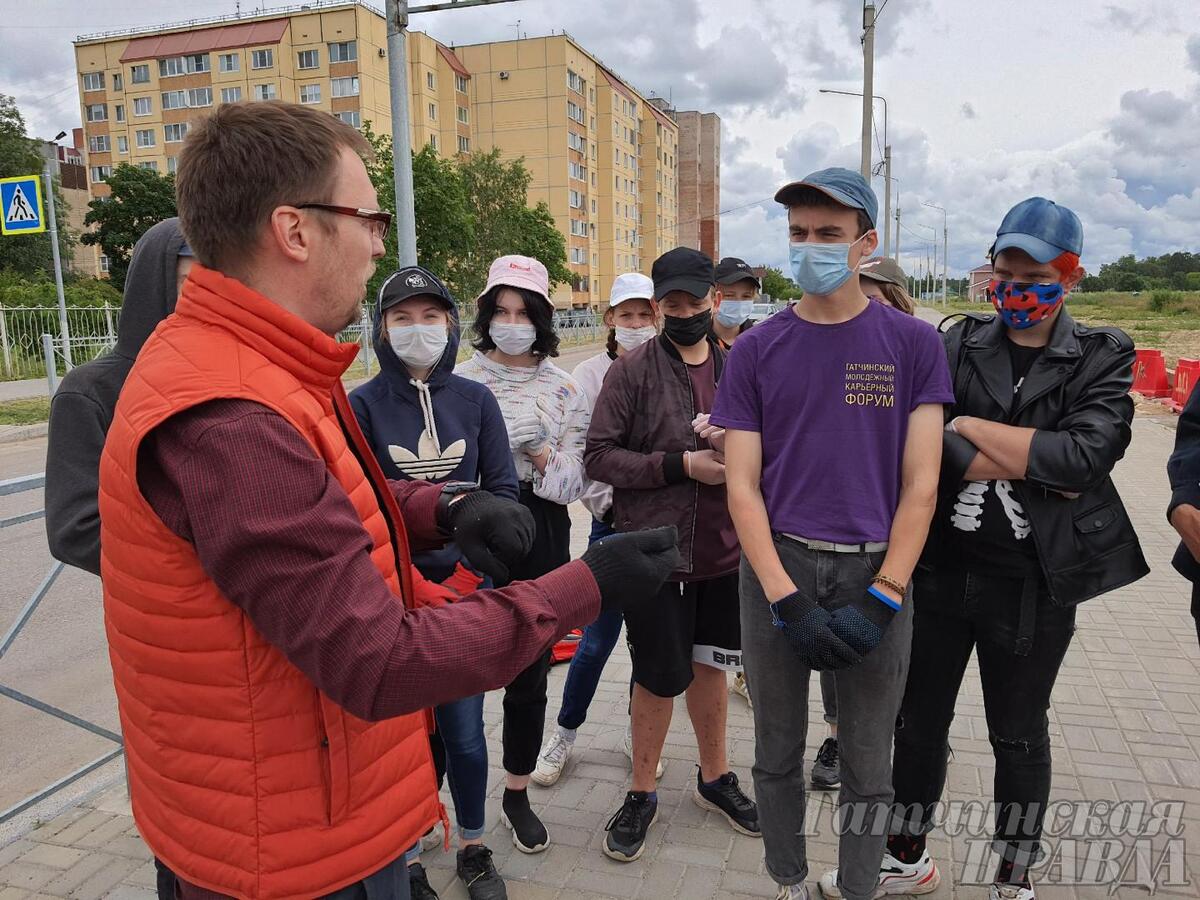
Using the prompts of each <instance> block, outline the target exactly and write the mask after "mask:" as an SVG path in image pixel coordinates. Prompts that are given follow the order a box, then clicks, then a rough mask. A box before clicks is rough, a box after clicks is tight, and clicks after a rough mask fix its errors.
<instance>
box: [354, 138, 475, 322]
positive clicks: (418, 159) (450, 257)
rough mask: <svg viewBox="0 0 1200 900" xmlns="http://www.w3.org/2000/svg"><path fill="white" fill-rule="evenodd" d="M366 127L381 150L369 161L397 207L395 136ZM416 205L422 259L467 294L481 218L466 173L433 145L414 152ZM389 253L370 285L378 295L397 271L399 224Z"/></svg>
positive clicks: (385, 202)
mask: <svg viewBox="0 0 1200 900" xmlns="http://www.w3.org/2000/svg"><path fill="white" fill-rule="evenodd" d="M363 132H364V134H365V135H366V138H367V140H368V141H370V142H371V146H372V147H373V148H374V150H375V162H374V163H372V164H371V165H370V166H368V171H369V172H370V175H371V181H372V183H373V184H374V185H375V192H376V194H378V196H379V203H380V207H381V208H382V209H386V210H388V211H389V212H391V213H393V214H394V213H395V211H396V199H395V198H396V189H395V183H394V180H393V179H394V168H393V167H394V158H393V156H392V139H391V138H390V137H389V136H387V135H380V134H375V132H374V131H373V130H372V129H371V125H370V123H367V124H366V125H365V126H364V127H363ZM413 206H414V210H415V213H416V223H417V259H418V260H419V261H420V263H421V265H423V266H424V267H425V268H427V269H429V270H430V271H431V272H433V273H434V274H435V275H437V276H438V277H439V278H441V279H442V280H443V281H444V282H446V286H447V287H449V288H450V292H451V293H452V294H454V296H455V297H457V298H459V300H460V301H461V300H462V299H464V295H463V293H462V286H461V283H460V281H461V272H462V269H463V267H464V266H465V265H466V261H467V259H468V258H469V256H470V253H471V246H472V243H473V241H474V235H475V217H474V216H473V215H472V214H471V208H470V206H469V205H468V203H467V194H466V188H465V187H464V185H463V179H462V174H461V172H460V171H459V167H458V164H457V163H456V162H455V161H454V160H449V159H442V158H441V157H439V156H438V155H437V152H436V151H435V150H434V149H433V148H432V147H428V146H426V147H424V148H422V149H421V152H420V153H415V154H413ZM385 246H386V249H387V255H386V256H385V257H384V258H383V259H381V260H380V261H379V266H378V268H377V269H376V272H375V277H374V278H372V279H371V283H370V285H369V286H368V290H369V293H368V297H369V298H372V299H373V298H374V297H375V296H376V294H377V293H378V292H379V287H380V286H381V285H382V284H383V282H384V281H385V280H386V279H387V277H388V275H390V274H391V273H392V272H394V271H395V270H396V264H397V252H396V246H397V243H396V229H395V228H393V229H391V230H390V231H389V232H388V238H387V241H386V243H385Z"/></svg>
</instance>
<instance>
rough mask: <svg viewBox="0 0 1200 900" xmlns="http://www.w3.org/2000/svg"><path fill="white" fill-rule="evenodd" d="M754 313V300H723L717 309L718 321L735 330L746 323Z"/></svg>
mask: <svg viewBox="0 0 1200 900" xmlns="http://www.w3.org/2000/svg"><path fill="white" fill-rule="evenodd" d="M753 312H754V301H753V300H722V301H721V305H720V307H718V309H717V321H718V322H720V323H721V324H722V325H724V326H726V327H727V328H733V327H735V326H737V325H741V324H742V323H743V322H745V321H746V320H747V319H748V318H750V314H751V313H753Z"/></svg>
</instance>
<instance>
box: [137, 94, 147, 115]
mask: <svg viewBox="0 0 1200 900" xmlns="http://www.w3.org/2000/svg"><path fill="white" fill-rule="evenodd" d="M133 114H134V115H135V116H148V115H150V98H149V97H134V98H133Z"/></svg>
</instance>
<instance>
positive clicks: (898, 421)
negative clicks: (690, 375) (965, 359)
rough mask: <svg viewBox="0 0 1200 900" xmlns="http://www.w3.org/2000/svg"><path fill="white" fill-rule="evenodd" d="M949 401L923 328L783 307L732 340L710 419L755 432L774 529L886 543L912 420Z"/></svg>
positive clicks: (895, 316) (877, 312) (934, 346)
mask: <svg viewBox="0 0 1200 900" xmlns="http://www.w3.org/2000/svg"><path fill="white" fill-rule="evenodd" d="M953 401H954V392H953V390H952V389H951V386H950V369H949V366H948V364H947V362H946V352H945V350H944V349H943V346H942V341H941V338H940V337H939V335H938V333H937V331H936V330H935V329H934V328H932V327H930V325H929V324H928V323H926V322H923V321H921V320H920V319H917V318H915V317H913V316H908V315H905V314H904V313H901V312H898V311H897V310H894V309H891V308H889V307H885V306H883V305H882V304H879V303H871V304H870V305H869V306H868V307H867V308H866V310H864V311H863V312H862V313H860V314H859V315H857V316H855V317H854V318H853V319H851V320H849V321H848V322H842V323H840V324H837V325H817V324H814V323H812V322H806V321H805V320H803V319H801V318H800V317H799V316H798V315H796V313H795V310H794V309H786V310H783V311H781V312H779V313H776V314H775V315H773V316H771V317H770V318H769V319H767V320H766V321H765V322H762V323H760V324H758V325H756V326H755V327H754V328H751V329H750V330H749V331H747V332H746V333H745V334H743V335H741V336H739V337H738V339H737V342H736V343H735V344H734V347H733V350H732V352H731V353H730V356H729V361H728V363H727V365H726V367H725V372H724V373H723V374H722V376H721V384H720V387H719V388H718V390H717V399H716V403H715V404H714V407H713V412H712V417H711V421H712V423H713V424H714V425H720V426H722V427H724V428H731V429H735V430H738V431H757V432H759V433H760V434H761V436H762V459H763V470H762V492H763V500H764V501H765V502H766V507H767V516H768V518H769V519H770V522H771V529H772V531H775V532H777V533H782V534H791V535H796V536H800V537H805V538H809V539H811V540H821V541H835V542H838V543H846V544H857V543H864V542H868V541H886V540H888V539H889V535H890V533H891V529H892V518H893V517H894V516H895V514H896V506H897V505H898V502H899V496H900V466H901V460H902V459H903V456H904V442H905V440H906V438H907V436H908V417H909V414H910V413H911V412H912V411H913V410H914V409H916V408H917V407H918V406H920V405H921V404H923V403H952V402H953Z"/></svg>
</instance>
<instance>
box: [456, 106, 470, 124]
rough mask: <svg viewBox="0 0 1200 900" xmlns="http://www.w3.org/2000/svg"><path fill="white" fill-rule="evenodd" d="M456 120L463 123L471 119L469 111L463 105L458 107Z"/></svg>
mask: <svg viewBox="0 0 1200 900" xmlns="http://www.w3.org/2000/svg"><path fill="white" fill-rule="evenodd" d="M458 121H460V122H462V123H463V124H464V125H466V124H467V123H468V122H470V121H471V113H470V111H469V110H468V109H467V108H466V107H465V106H460V107H458Z"/></svg>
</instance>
